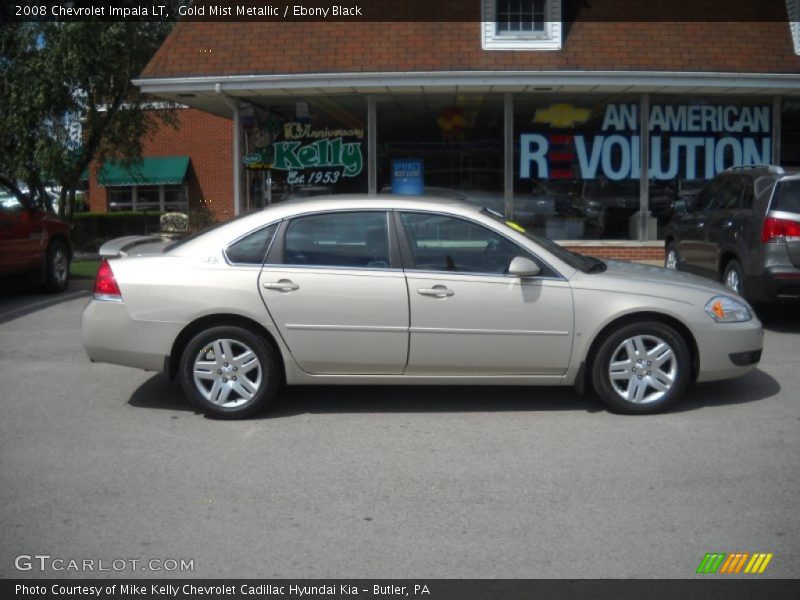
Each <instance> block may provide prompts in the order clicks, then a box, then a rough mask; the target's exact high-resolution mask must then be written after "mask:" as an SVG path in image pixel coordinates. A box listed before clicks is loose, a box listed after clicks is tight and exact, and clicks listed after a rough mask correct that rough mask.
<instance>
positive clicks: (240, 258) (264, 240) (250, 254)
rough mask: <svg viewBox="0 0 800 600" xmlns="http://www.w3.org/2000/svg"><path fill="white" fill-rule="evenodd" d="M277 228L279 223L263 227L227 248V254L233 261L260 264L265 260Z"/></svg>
mask: <svg viewBox="0 0 800 600" xmlns="http://www.w3.org/2000/svg"><path fill="white" fill-rule="evenodd" d="M277 230H278V224H277V223H273V224H272V225H268V226H267V227H262V228H261V229H259V230H258V231H254V232H253V233H251V234H249V235H247V236H245V237H243V238H242V239H240V240H239V241H237V242H234V243H233V244H231V245H230V246H228V247H227V248H226V249H225V256H227V257H228V260H229V261H231V262H232V263H237V264H245V265H260V264H261V263H263V262H264V256H266V254H267V250H268V249H269V245H270V242H272V238H273V237H274V236H275V232H276V231H277Z"/></svg>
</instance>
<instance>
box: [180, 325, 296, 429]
mask: <svg viewBox="0 0 800 600" xmlns="http://www.w3.org/2000/svg"><path fill="white" fill-rule="evenodd" d="M226 343H227V348H228V349H229V355H227V356H226V350H225V348H226V346H225V344H226ZM246 351H251V352H252V353H253V356H254V357H255V360H257V361H258V364H257V365H254V363H253V362H252V359H250V357H249V356H248V355H247V354H246ZM217 355H219V357H220V358H219V360H218V359H217ZM243 357H247V360H245V358H243ZM201 359H205V360H202V361H201ZM196 363H197V365H199V369H198V373H200V372H202V375H198V376H197V377H195V366H196ZM255 371H258V372H257V373H256V372H255ZM180 372H181V375H180V380H181V385H182V386H183V391H184V393H185V394H186V396H187V397H188V398H189V400H190V401H191V403H192V404H193V405H194V406H196V407H197V408H198V409H199V410H200V411H202V412H203V413H205V414H206V415H209V416H215V417H218V418H223V419H242V418H245V417H249V416H251V415H253V414H254V413H256V412H258V411H260V410H262V409H264V408H266V406H267V405H268V404H269V403H270V402H271V401H272V399H273V398H274V397H275V396H276V395H277V393H278V389H279V388H280V383H281V370H280V368H279V366H278V360H277V358H276V356H275V352H274V350H273V349H272V347H271V346H270V344H269V343H267V342H266V341H265V340H264V339H263V338H262V337H261V336H259V335H257V334H255V333H252V332H250V331H248V330H246V329H244V328H242V327H239V326H236V325H222V326H217V327H211V328H210V329H207V330H205V331H202V332H200V333H198V334H197V335H195V336H194V337H193V338H192V339H191V340H190V341H189V343H188V344H187V345H186V348H185V349H184V351H183V354H182V355H181V360H180ZM226 389H227V391H226Z"/></svg>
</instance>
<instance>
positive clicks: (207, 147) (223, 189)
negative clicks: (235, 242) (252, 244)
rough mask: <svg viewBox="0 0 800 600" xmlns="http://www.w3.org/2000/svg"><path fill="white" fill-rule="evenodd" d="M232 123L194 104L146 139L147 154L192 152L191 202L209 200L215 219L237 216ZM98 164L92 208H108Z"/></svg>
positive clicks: (92, 181) (91, 181) (91, 185)
mask: <svg viewBox="0 0 800 600" xmlns="http://www.w3.org/2000/svg"><path fill="white" fill-rule="evenodd" d="M231 127H232V124H231V121H230V119H223V118H222V117H218V116H216V115H212V114H210V113H206V112H203V111H200V110H196V109H193V108H188V109H180V110H178V123H177V127H175V128H173V127H171V126H167V125H162V126H161V127H160V128H159V129H158V131H156V132H155V133H154V134H153V135H152V136H150V137H149V138H147V139H145V140H144V148H143V155H144V156H148V157H157V156H188V157H189V159H190V160H189V171H188V172H187V182H188V184H189V204H190V206H191V207H196V206H198V205H199V204H200V203H205V204H206V205H207V206H208V208H209V209H210V211H211V214H212V215H213V217H214V219H216V220H225V219H229V218H231V217H232V216H233V212H232V211H233V200H232V197H233V166H232V165H233V158H232V143H233V142H232V139H233V132H232V129H231ZM97 168H98V165H97V164H93V165H92V167H91V169H90V174H91V177H90V178H89V209H90V210H92V211H98V212H105V211H106V210H107V208H108V194H107V190H106V188H105V187H103V186H101V185H100V184H99V183H98V181H97V174H96V170H97Z"/></svg>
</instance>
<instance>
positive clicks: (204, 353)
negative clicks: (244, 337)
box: [193, 338, 264, 408]
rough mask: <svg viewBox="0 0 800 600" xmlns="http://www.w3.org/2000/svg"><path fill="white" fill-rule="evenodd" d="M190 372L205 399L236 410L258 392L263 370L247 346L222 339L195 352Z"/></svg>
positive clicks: (233, 340) (235, 341)
mask: <svg viewBox="0 0 800 600" xmlns="http://www.w3.org/2000/svg"><path fill="white" fill-rule="evenodd" d="M193 373H194V384H195V386H196V387H197V390H198V391H199V392H200V394H201V395H202V396H203V397H204V398H205V399H206V400H208V401H209V402H211V403H212V404H215V405H217V406H220V407H222V408H237V407H240V406H242V405H244V404H247V403H248V402H250V401H251V400H252V399H253V398H254V397H255V395H256V394H257V393H258V390H259V389H260V388H261V385H262V378H263V374H264V370H263V368H262V366H261V361H259V359H258V356H257V355H256V353H255V352H254V351H253V350H252V349H251V348H250V347H249V346H247V345H246V344H244V343H243V342H241V341H239V340H235V339H227V338H223V339H217V340H214V341H213V342H211V343H209V344H206V345H205V346H204V347H203V348H202V349H201V350H200V352H198V354H197V356H196V357H195V360H194V365H193Z"/></svg>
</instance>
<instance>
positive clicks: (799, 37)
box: [786, 0, 800, 56]
mask: <svg viewBox="0 0 800 600" xmlns="http://www.w3.org/2000/svg"><path fill="white" fill-rule="evenodd" d="M786 12H788V13H789V31H790V32H791V34H792V41H793V42H794V53H795V54H796V55H798V56H800V0H786Z"/></svg>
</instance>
